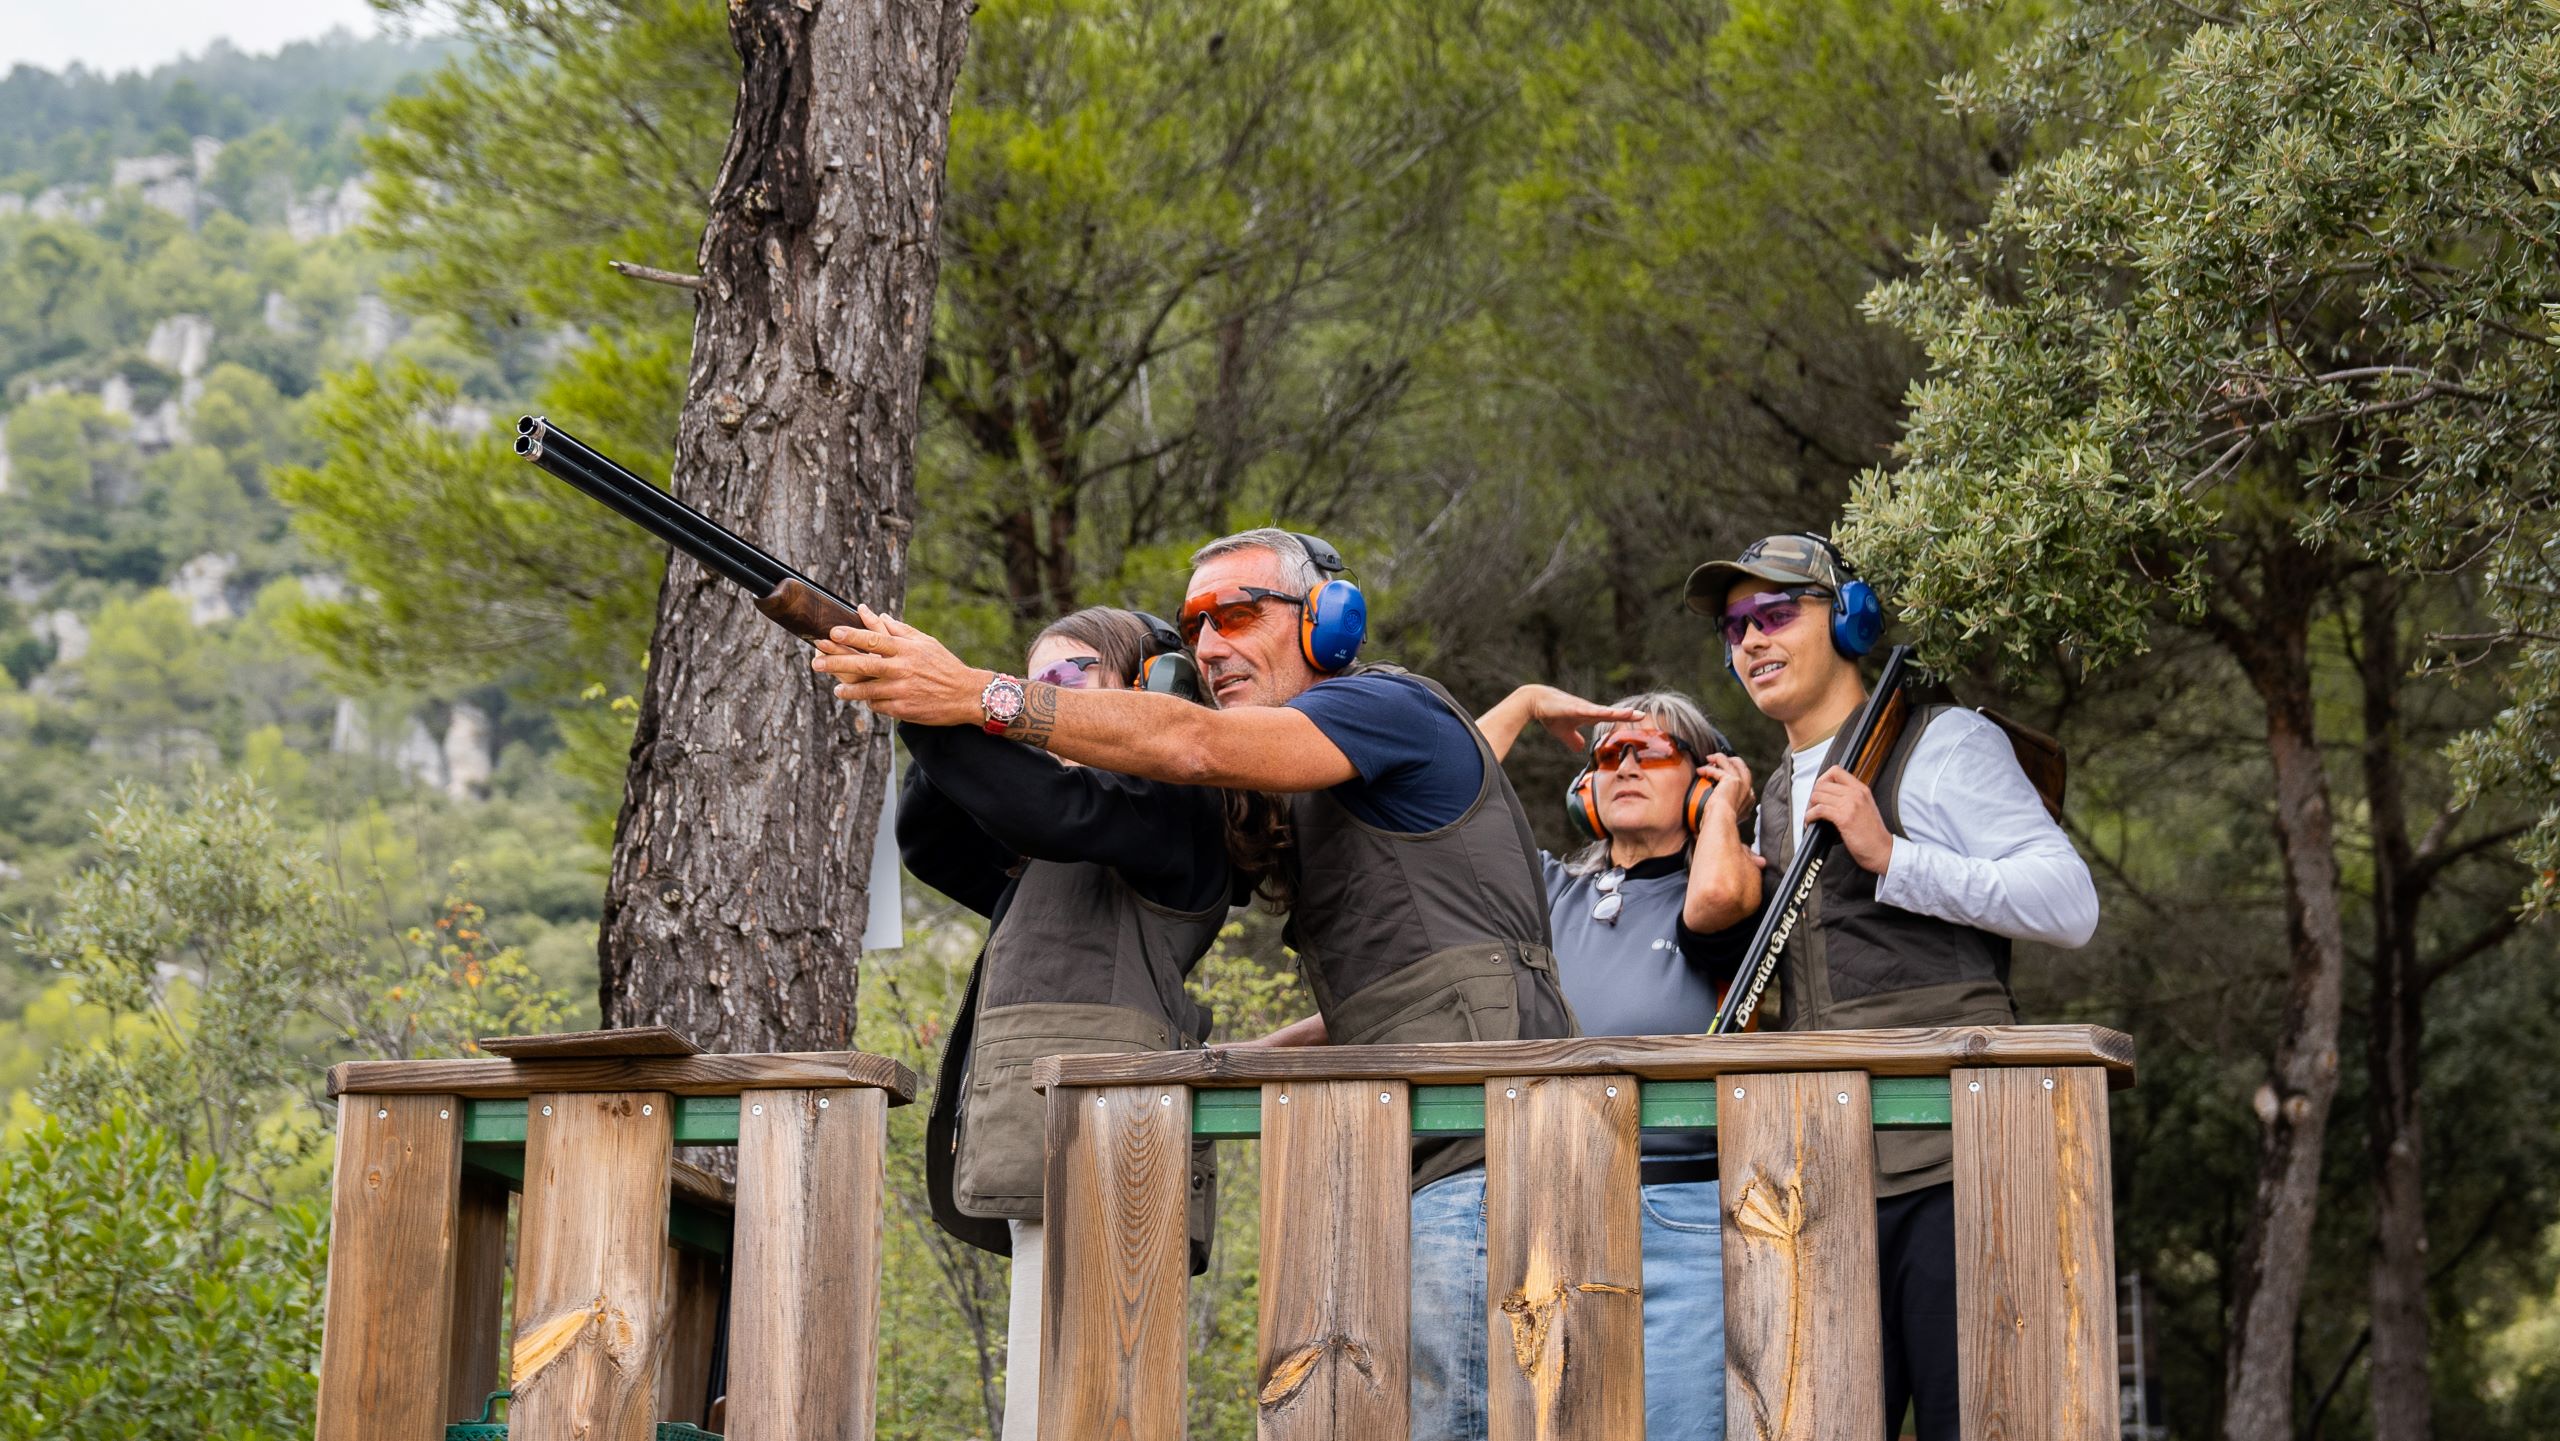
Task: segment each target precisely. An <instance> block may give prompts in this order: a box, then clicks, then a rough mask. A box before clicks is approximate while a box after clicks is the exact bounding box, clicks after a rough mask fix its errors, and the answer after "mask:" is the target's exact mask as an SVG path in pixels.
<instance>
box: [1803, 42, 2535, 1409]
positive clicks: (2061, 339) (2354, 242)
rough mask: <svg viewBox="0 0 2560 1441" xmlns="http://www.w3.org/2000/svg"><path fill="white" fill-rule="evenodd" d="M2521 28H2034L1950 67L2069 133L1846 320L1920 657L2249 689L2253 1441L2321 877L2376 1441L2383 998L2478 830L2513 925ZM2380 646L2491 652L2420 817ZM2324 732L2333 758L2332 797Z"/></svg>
mask: <svg viewBox="0 0 2560 1441" xmlns="http://www.w3.org/2000/svg"><path fill="white" fill-rule="evenodd" d="M2550 20H2551V17H2550V12H2549V9H2548V7H2547V6H2541V5H2537V4H2533V3H2529V0H2486V3H2478V4H2471V5H2464V6H2441V7H2439V6H2429V5H2425V4H2417V5H2398V4H2391V3H2385V0H2350V3H2336V4H2316V5H2315V4H2309V3H2299V0H2252V3H2243V4H2239V5H2235V6H2232V7H2230V8H2229V9H2228V10H2227V11H2225V12H2220V13H2216V12H2212V11H2207V10H2202V9H2199V8H2197V7H2194V6H2191V5H2185V4H2178V5H2173V6H2172V5H2164V6H2160V7H2157V8H2153V7H2147V6H2131V7H2122V6H2083V7H2078V8H2076V9H2073V10H2069V11H2067V12H2066V13H2065V14H2064V15H2063V16H2062V17H2061V18H2060V19H2059V20H2058V21H2057V22H2056V24H2055V27H2054V28H2053V29H2052V30H2050V31H2048V32H2047V33H2045V34H2044V35H2042V36H2039V37H2038V38H2037V39H2036V40H2034V41H2032V42H2029V43H2028V44H2026V45H2024V46H2022V47H2021V48H2020V50H2019V51H2018V52H2017V53H2016V54H2015V55H2014V56H2013V57H2012V58H2013V60H2014V62H2015V63H2014V64H2012V65H2011V66H2009V67H2008V68H2007V69H2005V70H2004V71H1995V72H1994V73H1993V74H1991V75H1989V76H1986V77H1981V78H1979V79H1976V80H1973V81H1967V82H1964V83H1960V84H1959V85H1957V86H1956V87H1954V89H1955V91H1956V93H1957V94H1958V96H1959V97H1960V98H1968V99H1975V100H1980V99H1984V98H1986V97H1987V98H1988V99H1990V100H1991V101H1992V102H1994V103H1999V102H2007V103H2013V104H2018V105H2021V106H2023V107H2025V108H2026V112H2027V113H2029V114H2032V115H2034V116H2035V117H2036V118H2038V119H2040V120H2042V121H2044V122H2046V123H2048V124H2054V125H2065V126H2068V125H2078V126H2084V127H2086V129H2085V132H2084V133H2085V135H2086V138H2085V139H2084V140H2082V141H2081V142H2080V143H2078V144H2076V145H2074V146H2072V147H2070V148H2068V149H2065V150H2062V151H2060V152H2058V153H2056V154H2055V155H2054V156H2053V157H2052V158H2050V159H2049V160H2045V161H2042V162H2039V163H2037V164H2035V165H2033V166H2030V167H2029V168H2027V169H2025V170H2022V171H2021V172H2020V173H2019V174H2018V175H2017V176H2016V177H2015V178H2014V179H2013V181H2012V182H2011V183H2010V184H2009V185H2008V187H2007V188H2006V189H2005V191H2004V192H2003V194H2002V195H2001V197H2000V199H1999V201H1998V202H1997V204H1996V205H1995V207H1994V208H1993V211H1992V213H1991V216H1990V218H1989V219H1988V221H1987V222H1986V223H1985V224H1983V225H1982V226H1981V227H1980V228H1979V229H1977V230H1975V231H1973V232H1972V233H1970V234H1967V235H1965V236H1962V237H1958V238H1950V237H1947V236H1945V235H1932V236H1931V237H1930V238H1929V239H1928V240H1927V241H1926V242H1925V243H1923V244H1922V245H1920V246H1919V247H1918V248H1917V251H1916V254H1915V260H1916V261H1917V266H1918V268H1917V271H1916V273H1915V274H1913V275H1912V276H1910V277H1907V278H1905V279H1903V280H1900V281H1897V282H1895V283H1892V284H1889V285H1886V286H1884V287H1882V288H1880V289H1879V290H1877V291H1876V292H1875V293H1874V295H1873V296H1872V297H1871V299H1870V302H1869V304H1870V308H1871V310H1872V311H1873V312H1874V313H1875V314H1877V315H1879V316H1881V317H1883V318H1884V319H1886V320H1888V321H1890V322H1891V323H1892V324H1894V325H1895V326H1897V327H1899V328H1900V329H1901V330H1903V331H1904V332H1906V333H1907V334H1909V335H1910V336H1911V337H1912V338H1914V339H1915V340H1917V341H1918V342H1919V343H1920V344H1921V345H1923V346H1924V347H1925V348H1926V351H1927V353H1928V356H1929V361H1930V374H1929V376H1928V377H1927V378H1926V379H1924V380H1923V381H1921V382H1920V383H1918V384H1916V385H1915V386H1914V387H1913V388H1912V390H1911V392H1910V396H1909V402H1910V406H1911V420H1910V425H1909V428H1908V430H1907V432H1906V435H1905V438H1904V440H1903V442H1902V444H1901V446H1900V448H1899V454H1900V457H1901V460H1902V464H1901V465H1900V466H1899V467H1898V468H1896V469H1892V470H1877V471H1871V472H1869V473H1868V474H1866V475H1864V476H1863V477H1861V479H1860V480H1859V482H1858V483H1857V486H1856V488H1855V499H1854V501H1853V505H1852V514H1851V518H1850V524H1849V526H1848V530H1847V537H1848V543H1849V544H1850V545H1851V546H1853V547H1854V548H1855V549H1856V550H1858V551H1859V552H1860V553H1862V554H1863V555H1864V556H1865V557H1866V558H1867V559H1868V562H1869V564H1870V567H1871V569H1872V570H1873V571H1875V572H1877V573H1878V574H1879V575H1881V576H1882V577H1883V578H1884V579H1885V580H1887V581H1888V582H1889V583H1890V584H1891V585H1892V587H1893V588H1894V590H1895V592H1896V593H1897V595H1898V599H1899V603H1900V608H1901V610H1902V613H1903V614H1904V615H1905V616H1906V617H1907V618H1908V620H1909V621H1910V622H1911V624H1912V627H1913V629H1914V633H1915V636H1916V638H1917V639H1918V641H1919V642H1920V643H1921V644H1922V646H1923V647H1924V650H1925V651H1926V653H1927V654H1928V655H1929V656H1930V657H1931V658H1933V659H1935V660H1938V661H1941V662H1949V663H1952V662H1957V661H1974V660H1980V659H1983V658H1985V657H1996V658H1999V659H2003V660H2007V661H2010V662H2017V663H2029V662H2049V661H2050V660H2051V659H2052V658H2053V657H2054V656H2055V655H2056V654H2057V653H2059V654H2060V655H2061V656H2062V657H2063V659H2064V661H2065V662H2066V663H2067V664H2069V665H2073V666H2096V665H2104V664H2107V663H2109V662H2113V661H2117V660H2121V659H2124V658H2127V657H2129V656H2131V655H2133V654H2135V653H2137V652H2140V651H2142V650H2144V649H2146V648H2147V647H2149V646H2150V645H2151V644H2152V643H2153V641H2154V640H2155V639H2156V638H2157V637H2158V636H2159V635H2160V634H2161V633H2162V629H2163V628H2164V627H2166V628H2176V629H2179V630H2183V631H2187V632H2191V633H2200V634H2201V635H2202V636H2203V637H2204V638H2206V639H2207V640H2209V641H2210V642H2211V643H2212V645H2213V646H2215V647H2216V648H2218V649H2219V650H2220V651H2221V652H2223V653H2224V655H2225V656H2226V657H2227V659H2228V661H2229V663H2230V664H2231V665H2232V666H2234V667H2235V668H2236V670H2237V672H2238V673H2239V674H2240V675H2242V676H2245V677H2246V680H2247V684H2248V687H2249V689H2250V691H2251V692H2252V693H2253V694H2254V698H2255V700H2256V701H2257V703H2258V705H2259V707H2260V708H2261V709H2262V710H2263V714H2264V736H2263V738H2264V748H2265V749H2264V760H2265V764H2266V765H2267V767H2268V769H2269V771H2270V772H2271V774H2272V776H2273V778H2274V790H2275V803H2274V810H2273V831H2274V840H2275V843H2276V845H2275V852H2276V859H2277V867H2276V869H2277V873H2278V877H2279V879H2280V883H2281V888H2282V893H2283V896H2284V900H2285V912H2286V929H2287V934H2288V936H2289V940H2290V945H2289V957H2288V989H2287V999H2286V1005H2285V1009H2284V1016H2283V1020H2282V1023H2281V1026H2280V1029H2279V1034H2278V1035H2277V1036H2276V1038H2275V1041H2274V1054H2273V1057H2272V1065H2271V1068H2270V1071H2269V1074H2268V1076H2267V1078H2266V1082H2265V1084H2264V1085H2263V1086H2262V1087H2261V1088H2260V1089H2259V1090H2258V1092H2257V1094H2256V1096H2255V1097H2254V1108H2255V1110H2256V1113H2257V1120H2258V1125H2259V1132H2260V1152H2259V1170H2258V1181H2257V1188H2256V1191H2257V1194H2256V1204H2255V1207H2254V1211H2253V1214H2252V1215H2251V1217H2250V1220H2249V1224H2248V1227H2247V1233H2246V1239H2245V1242H2244V1244H2243V1247H2242V1250H2241V1254H2240V1256H2239V1257H2238V1259H2237V1260H2236V1261H2235V1262H2234V1263H2233V1265H2234V1268H2235V1269H2234V1272H2233V1273H2232V1274H2231V1275H2230V1276H2229V1278H2228V1281H2227V1284H2228V1286H2229V1289H2230V1292H2231V1295H2232V1306H2233V1312H2232V1316H2231V1319H2230V1327H2229V1331H2228V1335H2227V1337H2226V1341H2225V1346H2224V1375H2225V1396H2224V1401H2223V1412H2222V1429H2223V1432H2224V1434H2226V1435H2227V1436H2231V1437H2235V1438H2253V1441H2254V1438H2268V1441H2274V1438H2280V1437H2287V1436H2290V1435H2291V1434H2292V1426H2291V1416H2292V1404H2293V1395H2294V1386H2295V1380H2296V1369H2297V1366H2296V1357H2295V1349H2294V1348H2295V1344H2296V1329H2297V1324H2298V1322H2299V1320H2300V1312H2301V1301H2302V1288H2303V1283H2304V1277H2305V1275H2306V1272H2307V1270H2308V1267H2309V1257H2310V1249H2311V1246H2312V1240H2313V1236H2312V1231H2313V1222H2314V1219H2315V1211H2316V1204H2315V1203H2316V1199H2317V1183H2318V1176H2319V1171H2320V1166H2321V1160H2322V1153H2323V1143H2324V1138H2325V1135H2326V1130H2327V1125H2328V1120H2329V1110H2330V1106H2331V1102H2332V1100H2333V1098H2334V1097H2335V1095H2336V1092H2337V1087H2338V1069H2339V1067H2338V1047H2339V1039H2340V1020H2341V1009H2342V1005H2343V1003H2344V989H2345V984H2346V970H2347V962H2348V958H2349V955H2350V945H2349V934H2348V932H2349V927H2350V924H2351V921H2350V918H2349V917H2348V916H2347V914H2346V906H2347V903H2348V901H2349V899H2350V889H2349V887H2348V885H2347V883H2346V882H2344V881H2342V878H2341V867H2342V861H2343V862H2345V863H2346V864H2347V865H2349V866H2350V867H2351V868H2354V869H2356V870H2357V871H2359V872H2360V871H2361V869H2362V868H2363V867H2364V866H2366V865H2367V864H2370V866H2371V867H2372V871H2373V875H2372V879H2371V890H2372V898H2373V905H2372V919H2371V922H2370V924H2371V926H2372V930H2373V936H2372V946H2371V954H2372V961H2371V970H2372V977H2373V995H2372V1005H2373V1013H2372V1024H2371V1031H2372V1039H2371V1043H2370V1047H2369V1051H2370V1054H2369V1065H2370V1066H2371V1068H2372V1072H2373V1074H2372V1078H2371V1079H2372V1083H2373V1084H2372V1092H2373V1106H2374V1116H2373V1122H2372V1124H2373V1138H2372V1139H2373V1149H2374V1159H2375V1167H2374V1170H2375V1177H2374V1183H2375V1186H2376V1188H2377V1190H2376V1196H2375V1212H2376V1235H2375V1257H2374V1262H2373V1269H2372V1287H2371V1289H2372V1301H2371V1304H2372V1312H2373V1320H2372V1330H2371V1335H2372V1362H2371V1377H2372V1389H2373V1405H2374V1417H2375V1433H2376V1434H2377V1435H2379V1436H2382V1437H2386V1438H2395V1441H2397V1438H2412V1437H2419V1436H2423V1435H2425V1434H2426V1432H2427V1428H2428V1397H2427V1389H2426V1381H2427V1372H2426V1362H2427V1312H2426V1307H2425V1287H2426V1282H2427V1269H2426V1268H2427V1257H2426V1232H2425V1218H2424V1213H2423V1210H2422V1208H2421V1190H2420V1179H2421V1170H2420V1158H2421V1154H2422V1152H2421V1148H2420V1139H2421V1134H2420V1130H2419V1124H2418V1108H2417V1095H2418V1058H2419V1051H2418V1042H2419V1038H2420V1021H2421V1017H2422V1012H2421V1001H2422V1000H2423V997H2424V995H2425V993H2426V990H2427V987H2428V986H2429V985H2430V984H2431V983H2432V982H2434V981H2435V980H2436V979H2438V978H2440V977H2442V976H2443V975H2445V974H2447V973H2448V972H2449V971H2450V970H2451V969H2452V968H2453V967H2455V966H2457V965H2460V964H2461V963H2463V962H2464V961H2466V960H2468V959H2470V958H2472V957H2474V956H2477V955H2479V954H2482V953H2483V952H2485V951H2487V950H2489V949H2491V948H2493V947H2495V946H2497V945H2499V944H2500V943H2502V942H2503V940H2504V939H2505V937H2506V935H2507V934H2508V933H2509V932H2510V931H2512V929H2513V928H2514V926H2515V925H2516V924H2517V915H2515V914H2509V915H2504V916H2500V917H2498V918H2496V919H2495V920H2493V921H2492V922H2490V923H2489V925H2488V926H2487V927H2486V928H2484V929H2479V930H2475V931H2473V932H2471V933H2468V934H2458V935H2446V934H2441V933H2440V931H2439V929H2438V928H2436V927H2432V926H2430V925H2429V924H2428V923H2427V920H2426V911H2425V902H2426V901H2427V899H2428V897H2429V894H2430V892H2431V890H2432V889H2434V888H2437V887H2439V886H2441V885H2442V883H2443V882H2444V880H2445V878H2446V874H2447V872H2448V871H2449V870H2450V869H2451V868H2452V867H2454V866H2456V865H2461V864H2480V863H2495V864H2501V865H2503V864H2507V863H2508V862H2507V861H2506V860H2505V857H2506V856H2507V854H2508V851H2507V843H2508V842H2511V841H2516V840H2518V839H2519V837H2520V836H2521V838H2522V840H2523V844H2524V846H2525V853H2526V855H2527V856H2528V857H2530V858H2533V863H2534V866H2535V867H2536V868H2537V869H2538V876H2537V878H2535V879H2534V880H2532V881H2531V882H2530V883H2529V884H2528V889H2527V894H2526V896H2525V897H2524V899H2523V902H2522V903H2521V904H2522V906H2523V907H2524V908H2526V909H2531V908H2547V907H2548V906H2549V905H2550V903H2551V901H2552V900H2553V898H2554V889H2553V876H2552V855H2553V850H2554V847H2555V844H2556V843H2560V806H2555V805H2554V803H2553V798H2554V796H2555V795H2556V794H2560V763H2556V762H2555V755H2554V751H2553V743H2552V732H2553V727H2552V724H2551V721H2552V713H2553V708H2554V704H2555V684H2560V645H2555V639H2554V636H2555V628H2554V625H2553V620H2554V600H2553V597H2554V596H2555V595H2560V523H2555V514H2554V502H2555V500H2560V471H2555V461H2560V337H2555V334H2554V331H2555V321H2560V308H2555V307H2560V39H2555V32H2554V29H2553V27H2552V25H2551V23H2550ZM1986 82H1987V83H1986ZM2413 669H2423V670H2425V671H2426V672H2427V673H2428V674H2429V675H2430V676H2432V677H2433V681H2432V682H2431V683H2432V684H2433V685H2435V686H2437V687H2438V688H2441V687H2442V686H2444V685H2447V684H2450V683H2452V681H2454V680H2456V679H2459V678H2460V677H2461V673H2463V672H2478V671H2482V670H2488V671H2494V672H2495V673H2496V674H2498V675H2499V676H2500V678H2501V679H2502V680H2503V681H2504V683H2505V685H2506V695H2507V697H2508V700H2509V705H2508V708H2507V709H2506V710H2505V711H2504V712H2503V713H2501V714H2499V715H2497V716H2496V717H2495V718H2494V719H2493V720H2492V721H2491V723H2489V724H2487V725H2485V726H2483V727H2481V728H2480V729H2478V730H2476V731H2475V732H2474V733H2473V734H2471V735H2469V736H2467V737H2466V738H2465V739H2463V740H2462V741H2460V742H2458V743H2457V744H2456V746H2455V747H2454V749H2453V751H2452V753H2451V758H2450V764H2449V766H2448V767H2447V768H2446V769H2447V770H2448V771H2449V774H2448V776H2447V777H2446V780H2445V784H2444V785H2443V786H2442V787H2441V789H2442V792H2443V793H2442V794H2441V795H2440V796H2437V797H2433V798H2432V799H2434V800H2435V801H2436V803H2435V804H2433V805H2422V803H2421V802H2422V800H2423V799H2427V798H2426V797H2422V796H2420V795H2416V794H2412V785H2411V781H2412V779H2413V776H2415V775H2417V774H2418V771H2419V769H2420V767H2418V765H2417V758H2413V757H2411V756H2410V755H2408V754H2407V753H2406V750H2405V748H2403V747H2401V746H2400V745H2398V744H2397V740H2398V735H2399V727H2400V723H2401V718H2402V715H2403V713H2404V711H2405V710H2406V708H2407V707H2408V705H2409V704H2410V698H2411V696H2412V695H2413V694H2422V693H2423V691H2424V688H2425V686H2424V684H2422V685H2420V686H2419V687H2417V688H2415V689H2413V688H2412V687H2411V686H2410V685H2409V684H2407V682H2408V681H2409V679H2410V672H2411V671H2412V670H2413ZM2333 678H2334V679H2337V680H2338V681H2339V682H2340V683H2339V684H2338V686H2337V687H2336V688H2335V689H2334V690H2333V689H2332V687H2331V685H2330V682H2331V680H2332V679H2333ZM2341 693H2342V694H2343V696H2344V697H2351V698H2352V699H2348V700H2346V702H2345V703H2343V704H2340V703H2336V699H2337V697H2338V696H2339V695H2340V694H2341ZM2347 745H2353V746H2354V747H2355V748H2354V749H2353V750H2352V751H2348V750H2345V749H2342V747H2344V746H2347ZM2342 756H2352V757H2353V760H2352V762H2351V764H2352V767H2353V771H2354V777H2355V780H2356V781H2357V782H2359V784H2358V785H2357V788H2356V789H2357V792H2359V793H2356V794H2352V795H2347V796H2345V797H2344V798H2343V799H2342V795H2341V792H2342V789H2343V787H2344V785H2345V784H2346V782H2345V781H2344V780H2342V778H2341V777H2340V776H2339V775H2336V774H2333V769H2332V768H2333V766H2334V765H2336V764H2337V762H2338V758H2340V757H2342ZM2537 810H2538V817H2537V816H2536V815H2535V814H2534V812H2535V811H2537ZM2368 849H2369V851H2370V860H2369V862H2368V860H2367V858H2366V852H2367V850H2368Z"/></svg>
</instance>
